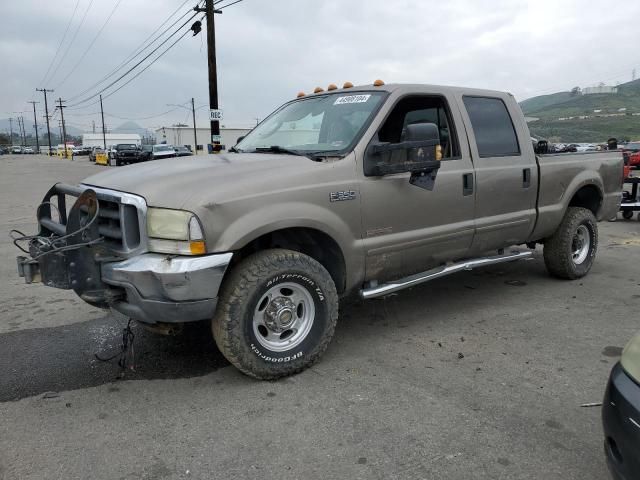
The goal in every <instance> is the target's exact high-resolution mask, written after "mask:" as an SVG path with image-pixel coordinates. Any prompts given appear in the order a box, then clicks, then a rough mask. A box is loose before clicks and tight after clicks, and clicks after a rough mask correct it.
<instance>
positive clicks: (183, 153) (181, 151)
mask: <svg viewBox="0 0 640 480" xmlns="http://www.w3.org/2000/svg"><path fill="white" fill-rule="evenodd" d="M174 150H175V152H176V157H188V156H190V155H193V152H192V151H191V150H189V149H188V148H187V147H174Z"/></svg>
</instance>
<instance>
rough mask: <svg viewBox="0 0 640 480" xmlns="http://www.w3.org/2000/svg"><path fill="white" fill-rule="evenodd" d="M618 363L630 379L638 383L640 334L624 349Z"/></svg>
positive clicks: (639, 372)
mask: <svg viewBox="0 0 640 480" xmlns="http://www.w3.org/2000/svg"><path fill="white" fill-rule="evenodd" d="M620 363H621V364H622V368H624V370H625V372H627V374H628V375H629V376H630V377H631V378H633V379H634V380H635V381H636V382H640V333H639V334H638V335H636V336H635V337H633V338H632V339H631V341H630V342H629V343H627V346H626V347H624V350H623V351H622V358H621V359H620Z"/></svg>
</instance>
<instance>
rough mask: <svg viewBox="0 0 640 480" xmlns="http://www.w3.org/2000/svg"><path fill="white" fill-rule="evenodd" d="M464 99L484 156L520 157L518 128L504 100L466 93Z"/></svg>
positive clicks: (477, 143)
mask: <svg viewBox="0 0 640 480" xmlns="http://www.w3.org/2000/svg"><path fill="white" fill-rule="evenodd" d="M462 100H463V102H464V106H465V108H466V110H467V114H468V115H469V119H470V120H471V127H472V128H473V134H474V136H475V139H476V145H477V147H478V154H479V155H480V157H481V158H486V157H514V156H520V145H519V143H518V137H517V135H516V130H515V127H514V125H513V121H512V119H511V115H509V111H508V110H507V106H506V105H505V103H504V102H503V101H502V99H500V98H493V97H473V96H463V97H462Z"/></svg>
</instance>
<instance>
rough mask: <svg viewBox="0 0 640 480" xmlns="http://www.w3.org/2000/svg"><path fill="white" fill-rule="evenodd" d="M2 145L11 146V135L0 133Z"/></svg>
mask: <svg viewBox="0 0 640 480" xmlns="http://www.w3.org/2000/svg"><path fill="white" fill-rule="evenodd" d="M0 145H11V141H10V140H9V135H7V134H6V133H0Z"/></svg>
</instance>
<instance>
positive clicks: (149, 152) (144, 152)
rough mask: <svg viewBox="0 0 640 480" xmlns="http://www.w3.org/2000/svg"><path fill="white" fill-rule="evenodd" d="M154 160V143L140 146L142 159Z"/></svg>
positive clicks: (143, 160) (142, 160)
mask: <svg viewBox="0 0 640 480" xmlns="http://www.w3.org/2000/svg"><path fill="white" fill-rule="evenodd" d="M148 160H153V145H142V146H141V147H140V161H141V162H146V161H148Z"/></svg>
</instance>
